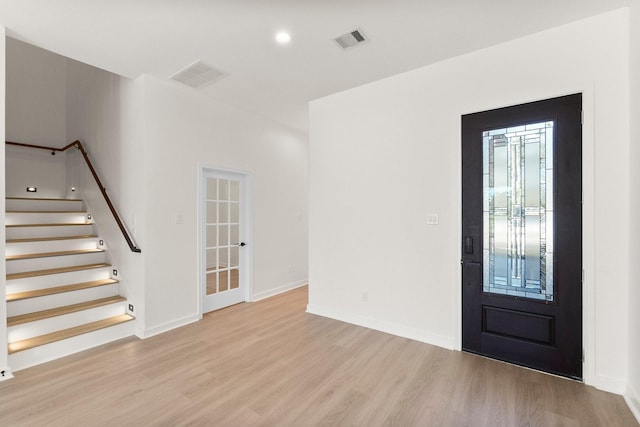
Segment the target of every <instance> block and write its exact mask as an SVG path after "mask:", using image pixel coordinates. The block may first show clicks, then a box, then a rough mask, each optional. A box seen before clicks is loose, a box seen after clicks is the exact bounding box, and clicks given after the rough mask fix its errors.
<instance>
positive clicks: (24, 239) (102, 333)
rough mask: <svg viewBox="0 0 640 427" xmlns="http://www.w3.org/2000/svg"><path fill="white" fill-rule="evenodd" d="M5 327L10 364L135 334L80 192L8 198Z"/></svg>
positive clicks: (28, 362) (33, 361)
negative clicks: (56, 196) (73, 197)
mask: <svg viewBox="0 0 640 427" xmlns="http://www.w3.org/2000/svg"><path fill="white" fill-rule="evenodd" d="M6 209H7V212H6V236H7V242H6V269H7V287H6V292H7V295H6V298H7V328H8V342H9V349H8V351H9V366H11V369H12V370H13V371H17V370H20V369H24V368H27V367H29V366H33V365H36V364H39V363H43V362H46V361H49V360H53V359H57V358H59V357H63V356H66V355H69V354H72V353H76V352H78V351H81V350H85V349H87V348H91V347H94V346H97V345H100V344H104V343H107V342H110V341H114V340H116V339H120V338H124V337H127V336H131V335H133V323H134V322H130V321H131V320H133V319H134V317H133V316H131V315H129V314H128V313H127V301H126V299H125V298H124V297H122V296H120V295H119V283H118V280H117V279H116V277H117V276H116V274H117V272H116V271H115V270H114V267H113V266H112V265H111V264H110V263H109V262H108V256H107V251H106V250H105V246H104V242H103V241H102V240H101V239H100V238H99V237H98V236H97V234H96V230H95V228H94V225H93V223H92V221H91V216H90V215H89V214H88V213H87V212H86V209H85V208H84V205H83V202H82V200H71V199H27V198H7V200H6Z"/></svg>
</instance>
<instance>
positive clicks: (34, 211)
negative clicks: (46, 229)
mask: <svg viewBox="0 0 640 427" xmlns="http://www.w3.org/2000/svg"><path fill="white" fill-rule="evenodd" d="M6 213H29V214H31V213H39V214H40V213H46V214H49V213H50V214H59V213H68V214H86V213H87V211H51V210H47V211H38V210H33V209H31V210H17V211H9V210H8V211H6Z"/></svg>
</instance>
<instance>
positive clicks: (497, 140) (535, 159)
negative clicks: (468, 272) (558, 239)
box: [482, 121, 554, 301]
mask: <svg viewBox="0 0 640 427" xmlns="http://www.w3.org/2000/svg"><path fill="white" fill-rule="evenodd" d="M482 137H483V138H482V139H483V140H482V144H483V156H482V157H483V168H482V169H483V170H482V172H483V175H482V178H483V194H484V197H483V221H484V236H483V248H482V249H483V257H482V259H483V263H484V266H483V272H484V278H483V279H484V280H483V291H484V292H488V293H494V294H503V295H513V296H518V297H524V298H532V299H538V300H545V301H553V299H554V293H553V262H548V261H551V260H553V227H552V226H547V224H553V220H552V219H553V192H552V188H553V185H552V182H553V122H552V121H544V122H538V123H531V124H527V125H522V126H516V127H510V128H499V129H493V130H489V131H485V132H483V135H482Z"/></svg>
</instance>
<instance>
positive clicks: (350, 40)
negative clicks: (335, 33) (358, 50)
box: [334, 28, 369, 49]
mask: <svg viewBox="0 0 640 427" xmlns="http://www.w3.org/2000/svg"><path fill="white" fill-rule="evenodd" d="M334 40H335V41H336V43H338V45H339V46H340V47H341V48H343V49H351V48H352V47H354V46H358V45H360V44H362V43H364V42H366V41H368V40H369V39H368V38H367V36H365V35H364V33H363V32H362V30H361V29H359V28H356V29H355V30H353V31H351V32H349V33H346V34H343V35H341V36H340V37H336V38H335V39H334Z"/></svg>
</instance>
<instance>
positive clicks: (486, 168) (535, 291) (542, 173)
mask: <svg viewBox="0 0 640 427" xmlns="http://www.w3.org/2000/svg"><path fill="white" fill-rule="evenodd" d="M581 117H582V96H581V95H580V94H577V95H570V96H564V97H560V98H554V99H549V100H545V101H539V102H532V103H528V104H522V105H517V106H514V107H508V108H500V109H497V110H491V111H485V112H481V113H475V114H468V115H465V116H463V117H462V296H463V300H462V303H463V310H462V313H463V316H462V324H463V329H462V348H463V350H465V351H469V352H472V353H478V354H482V355H485V356H489V357H493V358H496V359H500V360H504V361H507V362H511V363H515V364H519V365H523V366H528V367H531V368H535V369H539V370H543V371H546V372H550V373H554V374H558V375H563V376H567V377H571V378H582V123H581V122H582V119H581Z"/></svg>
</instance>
